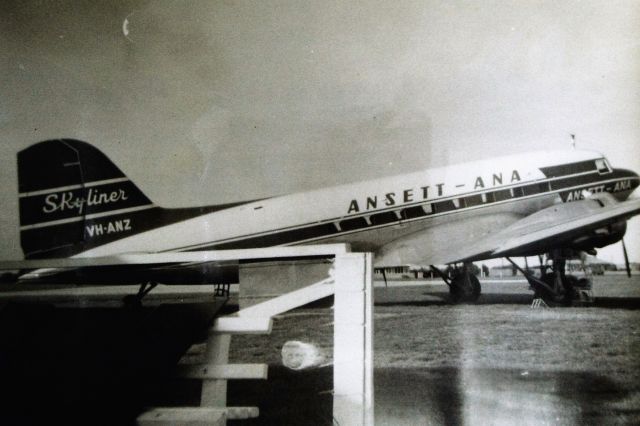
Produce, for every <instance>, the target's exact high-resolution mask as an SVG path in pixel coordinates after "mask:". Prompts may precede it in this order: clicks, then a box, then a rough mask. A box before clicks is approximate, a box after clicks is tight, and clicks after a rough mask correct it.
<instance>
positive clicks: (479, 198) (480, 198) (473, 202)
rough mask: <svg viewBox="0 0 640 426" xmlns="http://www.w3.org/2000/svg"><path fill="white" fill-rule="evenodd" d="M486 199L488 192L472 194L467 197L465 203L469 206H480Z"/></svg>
mask: <svg viewBox="0 0 640 426" xmlns="http://www.w3.org/2000/svg"><path fill="white" fill-rule="evenodd" d="M486 199H487V195H486V194H482V195H471V196H469V197H467V198H465V204H466V206H467V207H473V206H479V205H480V204H482V203H483V202H486Z"/></svg>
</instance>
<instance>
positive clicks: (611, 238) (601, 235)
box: [570, 220, 627, 251]
mask: <svg viewBox="0 0 640 426" xmlns="http://www.w3.org/2000/svg"><path fill="white" fill-rule="evenodd" d="M625 232H627V221H626V220H621V221H618V222H615V223H612V224H609V225H607V226H603V227H602V228H597V229H594V230H593V231H591V232H589V234H588V235H583V236H581V237H579V238H577V239H576V240H574V241H573V242H572V243H571V245H570V248H572V249H574V250H584V251H588V250H591V249H593V248H596V247H597V248H602V247H605V246H608V245H610V244H614V243H617V242H618V241H620V240H621V239H622V237H624V234H625Z"/></svg>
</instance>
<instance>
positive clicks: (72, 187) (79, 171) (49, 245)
mask: <svg viewBox="0 0 640 426" xmlns="http://www.w3.org/2000/svg"><path fill="white" fill-rule="evenodd" d="M18 186H19V208H20V241H21V244H22V249H23V251H24V254H25V257H26V258H46V257H66V256H71V255H73V254H76V253H79V252H81V251H83V250H86V249H89V248H91V247H95V246H98V245H102V244H105V243H108V242H110V241H114V240H116V239H120V238H123V237H127V236H129V235H132V234H134V233H136V232H140V231H141V230H143V228H147V229H148V228H149V224H150V223H153V222H154V221H155V220H154V219H156V218H157V217H158V213H159V212H160V211H161V210H162V209H161V208H159V207H157V206H155V205H154V204H153V203H152V202H151V200H149V198H147V197H146V196H145V195H144V194H143V193H142V191H140V189H138V187H136V185H135V184H134V183H133V182H131V181H130V180H129V179H128V178H127V177H126V176H125V175H124V173H122V171H120V169H118V167H116V166H115V165H114V164H113V163H112V162H111V160H109V159H108V158H107V157H106V156H105V155H104V154H103V153H102V152H100V151H99V150H98V149H96V148H94V147H93V146H91V145H89V144H88V143H85V142H81V141H78V140H74V139H56V140H48V141H44V142H40V143H37V144H35V145H32V146H30V147H28V148H26V149H24V150H22V151H20V152H19V153H18ZM138 224H140V225H141V226H137V225H138Z"/></svg>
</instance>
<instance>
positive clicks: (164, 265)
mask: <svg viewBox="0 0 640 426" xmlns="http://www.w3.org/2000/svg"><path fill="white" fill-rule="evenodd" d="M348 251H349V247H348V246H347V245H344V244H325V245H318V246H307V247H296V248H292V247H277V248H275V247H272V248H268V249H243V250H218V251H194V252H166V253H124V254H118V255H112V256H101V257H74V258H57V259H32V260H21V261H3V262H0V271H1V270H19V271H20V273H18V274H16V275H15V278H16V281H20V282H30V283H46V284H78V285H107V284H109V285H126V284H140V283H147V282H157V283H160V284H174V285H178V284H187V285H190V284H218V283H220V284H229V283H237V282H238V269H239V265H240V263H241V262H242V261H243V260H247V261H248V260H252V259H253V260H255V259H264V258H283V259H295V258H299V257H321V258H330V257H335V256H336V255H337V254H342V253H346V252H348Z"/></svg>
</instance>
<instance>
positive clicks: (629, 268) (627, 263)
mask: <svg viewBox="0 0 640 426" xmlns="http://www.w3.org/2000/svg"><path fill="white" fill-rule="evenodd" d="M620 241H622V253H623V254H624V266H625V267H626V268H627V277H629V278H631V265H629V256H628V255H627V246H626V245H625V244H624V238H623V239H622V240H620Z"/></svg>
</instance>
